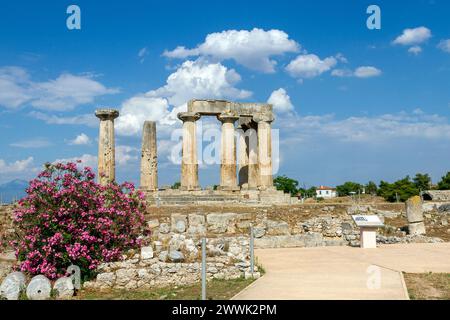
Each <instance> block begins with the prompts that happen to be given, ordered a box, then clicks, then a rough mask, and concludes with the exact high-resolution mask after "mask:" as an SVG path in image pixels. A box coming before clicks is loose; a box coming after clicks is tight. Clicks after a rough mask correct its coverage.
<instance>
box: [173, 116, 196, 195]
mask: <svg viewBox="0 0 450 320" xmlns="http://www.w3.org/2000/svg"><path fill="white" fill-rule="evenodd" d="M178 118H179V119H180V120H181V121H183V145H182V160H181V187H180V189H181V190H198V189H200V187H199V184H198V160H197V133H196V123H195V122H196V121H197V120H198V119H200V115H199V114H197V113H191V112H181V113H179V114H178Z"/></svg>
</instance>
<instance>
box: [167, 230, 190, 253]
mask: <svg viewBox="0 0 450 320" xmlns="http://www.w3.org/2000/svg"><path fill="white" fill-rule="evenodd" d="M184 240H186V237H185V236H184V235H181V234H174V235H172V238H171V239H170V241H169V251H177V250H180V249H181V248H182V247H183V245H184Z"/></svg>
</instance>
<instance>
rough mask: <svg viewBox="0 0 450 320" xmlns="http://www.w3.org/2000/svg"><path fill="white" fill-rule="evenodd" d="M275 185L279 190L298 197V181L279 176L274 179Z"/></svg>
mask: <svg viewBox="0 0 450 320" xmlns="http://www.w3.org/2000/svg"><path fill="white" fill-rule="evenodd" d="M273 184H274V186H275V187H276V188H277V190H283V191H284V192H286V193H290V194H291V195H296V194H297V192H298V189H297V187H298V181H297V180H294V179H291V178H289V177H287V176H284V175H283V176H278V177H276V178H275V179H273Z"/></svg>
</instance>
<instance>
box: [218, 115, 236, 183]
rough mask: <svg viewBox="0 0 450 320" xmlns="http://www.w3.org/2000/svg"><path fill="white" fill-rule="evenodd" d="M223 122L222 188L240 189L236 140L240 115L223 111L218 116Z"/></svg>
mask: <svg viewBox="0 0 450 320" xmlns="http://www.w3.org/2000/svg"><path fill="white" fill-rule="evenodd" d="M217 119H219V121H220V122H222V139H221V164H220V189H221V190H239V187H238V186H237V179H236V140H235V138H234V122H235V121H236V120H237V119H239V116H237V115H235V114H231V113H223V114H220V115H218V116H217Z"/></svg>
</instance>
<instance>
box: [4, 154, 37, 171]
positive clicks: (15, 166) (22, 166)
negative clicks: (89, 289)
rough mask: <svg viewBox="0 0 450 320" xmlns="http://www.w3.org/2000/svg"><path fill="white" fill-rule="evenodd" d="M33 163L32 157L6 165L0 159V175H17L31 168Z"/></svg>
mask: <svg viewBox="0 0 450 320" xmlns="http://www.w3.org/2000/svg"><path fill="white" fill-rule="evenodd" d="M33 162H34V159H33V157H28V158H26V159H23V160H17V161H14V162H10V163H7V162H6V161H5V160H3V159H0V173H2V174H5V173H18V172H22V171H25V170H28V169H30V168H31V167H32V165H33Z"/></svg>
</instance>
